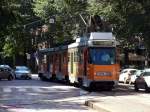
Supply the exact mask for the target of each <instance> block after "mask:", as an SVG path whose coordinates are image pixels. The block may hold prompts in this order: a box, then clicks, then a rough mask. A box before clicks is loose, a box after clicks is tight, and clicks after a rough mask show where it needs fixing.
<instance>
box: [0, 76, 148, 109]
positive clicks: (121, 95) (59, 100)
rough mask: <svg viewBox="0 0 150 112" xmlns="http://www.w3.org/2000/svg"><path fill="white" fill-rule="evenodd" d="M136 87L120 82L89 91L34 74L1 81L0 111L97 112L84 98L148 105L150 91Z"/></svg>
mask: <svg viewBox="0 0 150 112" xmlns="http://www.w3.org/2000/svg"><path fill="white" fill-rule="evenodd" d="M133 89H134V88H133V85H131V86H129V85H128V84H126V85H124V84H119V86H118V87H117V88H116V89H114V90H113V91H111V92H110V91H96V92H87V91H84V90H82V89H80V88H75V87H73V86H69V85H64V84H60V83H52V82H43V81H40V80H39V79H38V77H37V75H33V76H32V80H13V81H7V80H1V81H0V112H62V111H64V112H97V110H94V109H91V108H89V107H87V106H85V105H84V104H85V101H97V102H99V101H103V102H104V101H105V102H106V103H107V104H109V105H111V104H112V103H110V101H112V102H115V101H114V99H116V101H117V103H118V104H117V105H118V106H120V105H124V103H125V104H127V103H131V102H132V103H133V105H134V104H136V105H140V106H141V107H140V108H141V109H142V108H145V107H148V106H149V104H150V101H149V98H150V95H149V93H145V92H144V91H140V92H134V90H133ZM124 101H125V102H124ZM115 103H116V102H115ZM101 104H102V105H104V104H103V103H101ZM107 104H105V105H104V106H105V107H107ZM141 104H142V105H141ZM112 105H113V104H112ZM136 105H134V106H133V107H134V108H136ZM108 108H109V107H108ZM125 108H127V107H125ZM128 108H129V107H128ZM100 112H103V111H100ZM138 112H146V111H138Z"/></svg>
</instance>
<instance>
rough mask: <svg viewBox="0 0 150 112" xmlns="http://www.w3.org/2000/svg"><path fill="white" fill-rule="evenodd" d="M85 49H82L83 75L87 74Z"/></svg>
mask: <svg viewBox="0 0 150 112" xmlns="http://www.w3.org/2000/svg"><path fill="white" fill-rule="evenodd" d="M87 60H88V59H87V49H84V51H83V64H84V65H83V67H84V69H83V70H84V76H86V75H87Z"/></svg>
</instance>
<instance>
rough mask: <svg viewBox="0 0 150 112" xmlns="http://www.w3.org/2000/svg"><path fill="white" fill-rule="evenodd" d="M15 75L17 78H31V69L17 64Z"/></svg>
mask: <svg viewBox="0 0 150 112" xmlns="http://www.w3.org/2000/svg"><path fill="white" fill-rule="evenodd" d="M15 77H16V79H31V71H30V69H29V68H28V67H26V66H16V69H15Z"/></svg>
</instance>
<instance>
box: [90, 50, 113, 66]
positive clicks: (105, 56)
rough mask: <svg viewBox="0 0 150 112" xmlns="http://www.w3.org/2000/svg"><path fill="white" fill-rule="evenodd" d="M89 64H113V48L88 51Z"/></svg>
mask: <svg viewBox="0 0 150 112" xmlns="http://www.w3.org/2000/svg"><path fill="white" fill-rule="evenodd" d="M89 55H90V56H89V63H91V64H96V65H111V64H115V49H114V48H91V49H90V50H89Z"/></svg>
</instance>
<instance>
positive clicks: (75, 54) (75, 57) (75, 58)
mask: <svg viewBox="0 0 150 112" xmlns="http://www.w3.org/2000/svg"><path fill="white" fill-rule="evenodd" d="M74 62H78V53H77V51H75V52H74Z"/></svg>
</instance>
